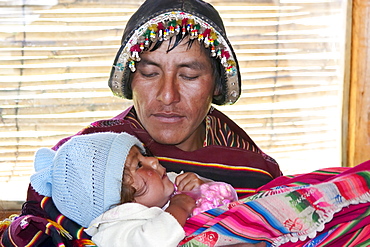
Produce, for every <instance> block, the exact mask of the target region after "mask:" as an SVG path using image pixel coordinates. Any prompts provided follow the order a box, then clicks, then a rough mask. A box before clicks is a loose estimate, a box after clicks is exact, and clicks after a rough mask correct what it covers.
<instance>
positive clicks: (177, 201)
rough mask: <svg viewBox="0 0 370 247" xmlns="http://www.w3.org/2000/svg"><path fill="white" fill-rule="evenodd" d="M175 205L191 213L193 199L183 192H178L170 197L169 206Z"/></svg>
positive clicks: (193, 205) (193, 203)
mask: <svg viewBox="0 0 370 247" xmlns="http://www.w3.org/2000/svg"><path fill="white" fill-rule="evenodd" d="M171 205H173V206H175V205H176V206H177V207H179V208H182V209H183V210H184V211H185V212H187V213H189V215H190V214H191V213H192V211H193V209H194V208H195V200H194V199H193V198H191V197H190V196H188V195H185V194H178V195H174V196H173V197H172V198H171V199H170V206H171Z"/></svg>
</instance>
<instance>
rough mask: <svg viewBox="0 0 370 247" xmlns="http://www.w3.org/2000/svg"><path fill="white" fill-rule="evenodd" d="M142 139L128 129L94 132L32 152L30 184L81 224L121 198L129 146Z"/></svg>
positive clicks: (87, 224) (138, 143)
mask: <svg viewBox="0 0 370 247" xmlns="http://www.w3.org/2000/svg"><path fill="white" fill-rule="evenodd" d="M134 145H136V146H138V147H139V148H140V149H141V151H142V152H143V153H144V152H145V151H144V147H143V145H142V143H141V142H140V141H139V140H138V139H137V138H136V137H134V136H132V135H129V134H127V133H121V134H117V133H111V132H104V133H94V134H88V135H80V136H75V137H73V138H71V139H70V140H69V141H68V142H66V143H64V144H63V145H62V146H61V147H60V148H59V150H58V151H54V150H52V149H49V148H41V149H39V150H38V151H37V152H36V155H35V171H36V173H35V174H33V175H32V176H31V185H32V187H33V188H34V189H35V190H36V191H37V192H38V193H39V194H41V195H43V196H49V197H50V196H51V197H52V199H53V202H54V204H55V206H56V207H57V208H58V210H59V211H60V212H61V213H62V214H64V215H65V216H66V217H68V218H69V219H71V220H73V221H75V222H76V223H78V224H80V225H81V226H83V227H88V226H89V224H90V222H91V221H92V220H93V219H94V218H96V217H98V216H99V215H100V214H102V213H103V212H105V211H107V210H108V209H110V208H111V207H112V206H113V205H115V204H117V203H119V202H120V197H121V185H122V174H123V169H124V163H125V161H126V157H127V155H128V153H129V151H130V149H131V147H132V146H134Z"/></svg>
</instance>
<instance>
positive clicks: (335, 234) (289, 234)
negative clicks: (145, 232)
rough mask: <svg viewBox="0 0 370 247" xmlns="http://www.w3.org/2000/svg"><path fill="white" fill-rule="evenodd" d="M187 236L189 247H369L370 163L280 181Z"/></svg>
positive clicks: (200, 218) (201, 221)
mask: <svg viewBox="0 0 370 247" xmlns="http://www.w3.org/2000/svg"><path fill="white" fill-rule="evenodd" d="M269 186H273V187H269ZM267 188H270V189H267ZM185 231H186V235H187V237H186V238H185V239H184V240H183V241H182V242H181V243H180V246H184V247H189V246H223V245H230V244H238V243H250V244H256V243H259V242H261V241H264V242H265V243H266V246H370V161H368V162H365V163H363V164H361V165H358V166H357V167H355V168H328V169H323V170H318V171H315V172H313V173H308V174H305V175H300V176H289V177H281V178H278V179H275V180H274V181H272V182H271V183H269V184H267V185H266V186H263V187H262V188H260V191H259V192H258V193H256V194H254V195H252V196H249V197H247V198H244V199H242V200H239V201H237V202H234V203H231V204H228V205H225V206H222V207H220V208H216V209H212V210H209V211H207V212H204V213H201V214H199V215H197V216H194V217H192V218H190V219H189V220H188V221H187V224H186V225H185Z"/></svg>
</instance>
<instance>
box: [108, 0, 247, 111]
mask: <svg viewBox="0 0 370 247" xmlns="http://www.w3.org/2000/svg"><path fill="white" fill-rule="evenodd" d="M172 37H176V39H182V38H184V37H188V38H189V39H190V40H195V41H197V42H199V43H200V44H201V45H203V46H204V47H205V48H207V49H209V50H210V56H212V57H213V58H214V59H217V60H218V61H219V63H220V65H221V66H220V67H221V69H220V70H221V71H220V77H221V78H220V84H221V86H222V90H221V91H222V95H221V96H222V97H216V96H215V97H214V98H213V103H215V104H218V105H224V104H233V103H235V102H236V101H237V100H238V98H239V96H240V93H241V79H240V71H239V65H238V61H237V58H236V55H235V53H234V50H233V48H232V46H231V44H230V42H229V40H228V38H227V37H226V31H225V27H224V25H223V22H222V19H221V17H220V15H219V13H218V12H217V10H216V9H214V8H213V6H212V5H210V4H208V3H205V2H204V1H202V0H147V1H145V2H144V3H143V4H142V5H141V6H140V8H139V9H138V10H137V11H136V12H135V13H134V14H133V15H132V17H131V18H130V20H129V21H128V23H127V25H126V28H125V30H124V33H123V37H122V41H121V47H120V49H119V50H118V53H117V55H116V58H115V60H114V63H113V66H112V70H111V74H110V78H109V87H110V88H111V90H112V91H113V93H114V94H115V95H117V96H119V97H124V98H127V99H132V91H131V87H130V85H129V83H130V82H129V81H130V80H129V78H130V74H131V73H134V72H135V70H136V67H135V66H136V63H138V62H140V53H142V52H143V51H147V50H148V48H149V47H151V46H152V44H153V43H157V42H162V41H165V40H169V39H171V38H172Z"/></svg>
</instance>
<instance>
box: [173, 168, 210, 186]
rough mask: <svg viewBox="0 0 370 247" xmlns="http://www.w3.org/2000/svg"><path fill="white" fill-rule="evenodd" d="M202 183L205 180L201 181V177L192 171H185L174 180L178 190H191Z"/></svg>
mask: <svg viewBox="0 0 370 247" xmlns="http://www.w3.org/2000/svg"><path fill="white" fill-rule="evenodd" d="M204 183H205V181H203V180H202V178H201V177H199V176H198V175H197V174H195V173H193V172H185V173H183V174H180V175H178V176H177V177H176V180H175V184H176V186H177V190H178V191H191V190H193V189H194V188H197V187H199V186H200V185H202V184H204Z"/></svg>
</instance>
